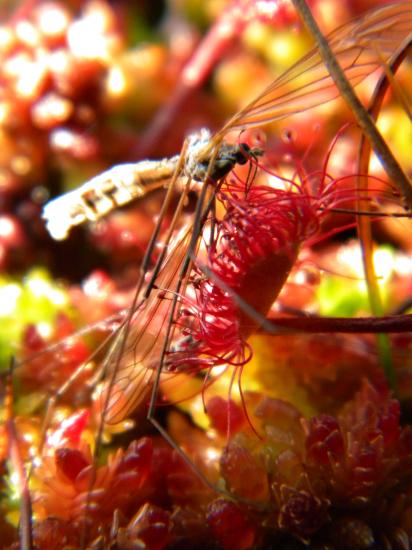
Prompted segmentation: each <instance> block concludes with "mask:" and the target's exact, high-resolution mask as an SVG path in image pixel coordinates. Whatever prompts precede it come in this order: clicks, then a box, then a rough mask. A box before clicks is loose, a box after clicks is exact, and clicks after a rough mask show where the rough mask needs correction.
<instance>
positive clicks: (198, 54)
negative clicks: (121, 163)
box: [137, 0, 284, 158]
mask: <svg viewBox="0 0 412 550" xmlns="http://www.w3.org/2000/svg"><path fill="white" fill-rule="evenodd" d="M283 3H284V1H283V0H276V1H274V0H263V1H261V2H256V1H255V0H247V1H246V2H245V1H241V0H234V1H233V2H232V3H231V4H230V5H229V6H228V7H227V8H226V9H225V10H224V12H223V13H222V15H221V16H220V17H219V18H218V19H217V21H216V22H215V23H214V24H213V26H212V27H211V29H210V30H209V32H208V33H207V34H206V36H205V37H204V39H203V40H202V41H201V43H200V44H199V46H198V48H197V49H196V51H195V52H194V54H193V55H192V57H191V58H190V59H189V61H188V62H187V64H186V65H185V67H184V68H183V70H182V73H181V75H180V82H179V84H178V86H177V87H176V88H175V90H174V92H173V95H172V96H171V98H170V100H169V101H168V102H167V103H166V104H165V105H164V106H163V107H162V108H161V109H160V111H159V112H158V113H157V115H156V116H155V117H154V119H153V121H152V123H151V125H150V126H149V128H148V129H147V130H146V131H145V132H144V133H143V134H142V136H141V139H140V145H139V146H138V148H137V154H138V156H139V157H142V158H144V157H147V156H150V153H151V151H152V149H153V147H154V146H155V145H156V143H157V142H158V140H159V139H160V138H161V137H162V136H163V135H164V134H165V133H166V132H167V130H168V129H169V128H170V127H171V125H172V124H173V122H174V121H175V120H176V117H177V115H178V113H179V111H180V109H181V108H182V107H183V106H184V105H185V104H186V102H187V101H188V99H189V97H190V96H191V95H192V94H193V93H194V92H195V91H196V90H197V89H198V88H200V86H202V84H203V83H204V82H205V81H206V79H207V78H208V76H209V74H210V73H211V72H212V70H213V68H214V67H215V65H216V64H217V62H218V61H219V59H220V58H221V57H222V56H223V54H224V52H225V51H227V50H228V49H229V48H230V47H231V46H232V45H233V44H234V43H235V42H236V40H238V39H239V37H240V36H241V34H242V33H243V31H244V29H245V27H246V26H247V25H248V24H249V23H250V22H251V21H255V20H256V19H259V20H262V19H264V20H267V21H271V20H274V18H275V17H276V15H277V14H278V12H279V11H280V10H281V9H282V4H283Z"/></svg>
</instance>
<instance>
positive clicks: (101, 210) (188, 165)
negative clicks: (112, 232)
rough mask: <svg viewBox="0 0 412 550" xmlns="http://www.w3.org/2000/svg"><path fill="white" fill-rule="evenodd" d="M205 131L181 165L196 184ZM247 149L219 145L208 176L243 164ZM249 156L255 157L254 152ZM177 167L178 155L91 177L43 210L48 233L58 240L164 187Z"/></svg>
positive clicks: (201, 175)
mask: <svg viewBox="0 0 412 550" xmlns="http://www.w3.org/2000/svg"><path fill="white" fill-rule="evenodd" d="M210 139H211V137H210V132H209V131H208V130H206V129H203V130H201V131H200V132H199V133H198V134H193V135H191V136H190V137H189V139H188V154H187V158H186V159H185V162H184V166H183V174H182V175H183V176H184V177H186V178H188V177H190V178H192V179H193V180H195V181H197V182H202V181H204V179H205V177H206V173H207V170H208V165H209V161H210V158H207V157H206V158H204V159H202V158H201V159H199V152H200V153H201V152H202V149H203V148H204V147H205V145H207V144H209V143H210ZM249 152H250V151H249V147H248V145H247V144H246V143H244V144H240V145H230V144H226V143H224V144H222V146H221V147H220V148H219V150H218V153H217V155H216V158H215V159H214V163H213V168H212V170H211V172H210V174H209V177H210V179H211V180H213V181H217V180H219V179H221V178H223V177H224V176H225V175H226V174H227V173H229V172H230V170H232V168H233V167H234V166H235V164H244V163H245V162H246V161H247V155H248V153H249ZM253 154H255V155H256V154H259V151H258V150H255V151H254V153H253ZM178 164H179V155H176V156H174V157H171V158H165V159H163V160H159V161H156V160H152V161H151V160H144V161H141V162H137V163H134V164H119V165H116V166H114V167H112V168H110V169H109V170H107V171H105V172H103V173H102V174H99V175H98V176H96V177H94V178H92V179H91V180H89V181H88V182H87V183H85V184H84V185H82V186H81V187H80V188H79V189H75V190H74V191H71V192H69V193H66V194H65V195H63V196H61V197H58V198H57V199H55V200H52V201H50V202H49V203H48V204H47V205H46V206H45V208H44V211H43V218H45V220H46V224H47V228H48V230H49V233H50V234H51V236H52V237H53V238H54V239H57V240H62V239H65V238H66V237H67V236H68V233H69V231H70V229H71V228H72V227H74V226H76V225H79V224H82V223H84V222H85V221H96V220H98V219H100V218H101V217H103V216H105V215H106V214H107V213H108V212H110V211H111V210H113V209H114V208H116V207H119V206H122V205H124V204H127V203H129V202H130V201H132V200H134V199H137V198H139V197H142V196H143V195H145V194H147V193H149V192H150V191H152V190H154V189H158V188H160V187H166V186H167V185H168V184H169V183H170V181H171V180H172V178H173V175H174V173H175V172H176V169H177V167H178Z"/></svg>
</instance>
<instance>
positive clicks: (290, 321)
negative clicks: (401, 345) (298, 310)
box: [264, 315, 412, 334]
mask: <svg viewBox="0 0 412 550" xmlns="http://www.w3.org/2000/svg"><path fill="white" fill-rule="evenodd" d="M268 321H270V322H271V323H273V325H274V327H273V328H274V331H273V332H274V333H275V334H276V333H279V328H280V329H287V332H324V333H333V332H341V333H345V334H376V333H380V332H382V333H383V332H384V333H398V332H412V315H388V316H386V317H358V318H354V319H352V318H345V317H317V316H316V315H305V316H302V317H269V318H268ZM264 332H265V333H268V327H267V325H265V329H264ZM281 332H282V331H280V333H281Z"/></svg>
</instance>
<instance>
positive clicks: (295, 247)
mask: <svg viewBox="0 0 412 550" xmlns="http://www.w3.org/2000/svg"><path fill="white" fill-rule="evenodd" d="M411 32H412V8H411V6H410V5H409V4H408V3H397V4H392V5H388V6H386V7H384V8H381V9H378V10H374V11H373V12H371V13H369V14H368V15H367V16H364V17H363V18H361V19H359V20H357V21H355V22H352V23H349V24H347V25H345V26H344V27H342V28H341V29H339V30H337V31H335V32H334V33H332V34H331V35H330V37H329V41H330V43H331V45H332V48H333V50H334V52H335V55H336V57H337V59H338V60H339V61H340V62H341V64H342V66H343V67H344V69H345V72H346V74H347V76H348V77H349V79H350V81H351V82H352V84H353V85H355V84H358V83H359V82H360V81H361V80H362V79H364V78H365V77H367V76H368V75H369V74H370V73H371V72H373V71H374V70H378V71H381V72H383V71H384V66H385V65H386V64H387V63H389V62H390V61H391V59H392V56H393V55H395V53H396V52H397V51H398V49H399V48H401V47H402V44H403V43H404V41H406V40H407V39H409V38H410V35H411ZM301 77H305V78H306V79H307V80H305V83H304V84H302V82H301V80H300V78H301ZM336 95H337V92H336V90H335V88H334V86H333V84H332V81H331V78H330V77H329V75H328V72H327V71H326V69H325V68H324V66H323V63H322V62H321V61H320V58H319V56H318V54H317V52H316V51H313V52H312V53H310V54H308V55H307V56H306V57H305V58H304V59H302V60H301V61H299V62H298V63H297V64H296V65H294V67H292V68H291V69H290V70H289V71H287V72H286V73H285V74H284V75H282V76H281V77H279V78H278V79H276V80H275V81H274V83H273V84H272V85H271V86H269V87H268V88H267V89H266V90H264V91H263V92H262V94H260V95H259V97H258V98H257V99H256V100H254V101H253V102H251V103H250V104H249V105H248V106H247V107H246V108H244V109H243V110H242V111H241V112H240V113H238V114H237V115H235V116H234V117H233V118H232V119H231V120H230V121H229V122H228V123H227V124H226V125H225V126H224V127H223V128H222V130H220V131H219V132H217V133H216V134H214V135H211V134H210V133H209V132H208V131H206V130H202V131H201V132H200V133H199V135H193V136H190V137H189V138H188V140H187V142H186V144H185V147H184V149H183V151H182V154H181V155H180V156H177V157H173V158H172V159H165V160H163V161H159V162H157V161H142V162H141V163H136V164H134V165H129V166H127V165H126V166H120V167H115V168H113V169H111V170H110V171H108V172H105V173H104V174H102V175H100V176H97V177H96V178H94V179H93V180H91V181H90V182H88V183H87V184H85V186H84V187H82V188H80V189H79V190H75V191H73V192H72V193H70V194H68V195H66V196H63V197H61V198H58V199H56V200H55V201H53V202H51V203H49V204H48V205H47V206H46V207H45V211H44V217H45V218H46V220H47V224H48V227H49V229H50V231H51V233H52V235H53V236H55V237H56V238H59V239H61V238H64V237H66V235H67V234H68V232H69V231H70V229H71V228H72V227H73V226H75V225H77V224H79V223H83V222H84V221H86V220H90V221H94V220H95V219H98V218H99V217H100V216H102V215H104V214H105V213H107V212H108V211H109V210H110V209H111V207H112V206H116V205H119V204H124V203H125V202H127V201H128V200H129V199H132V198H134V197H136V196H142V195H144V194H147V193H149V192H150V190H151V189H153V188H155V187H156V186H163V185H164V184H165V181H169V180H171V181H172V185H171V186H170V189H174V188H177V189H178V191H179V193H180V195H181V199H180V202H179V205H178V206H177V207H176V214H175V216H174V219H173V221H172V223H171V226H170V228H169V229H168V230H166V231H164V230H163V229H162V228H161V220H162V214H161V215H160V218H161V220H160V222H159V226H158V229H157V231H156V232H155V234H154V238H153V240H152V244H150V245H149V248H148V253H147V255H146V258H145V260H144V262H143V266H142V271H143V275H142V277H141V279H140V282H139V284H138V287H137V291H136V294H135V300H134V302H133V303H132V306H131V307H130V308H129V311H128V313H126V315H125V316H124V317H123V321H122V322H121V323H120V325H121V326H120V328H119V330H118V331H117V332H116V334H115V336H114V339H113V340H112V342H111V345H110V348H109V351H108V353H107V354H106V355H105V357H104V359H103V361H102V363H103V380H102V381H101V382H100V385H99V387H98V389H97V391H96V392H95V397H94V414H95V417H96V419H97V423H98V424H100V429H101V431H103V430H106V429H107V430H108V431H114V432H115V431H122V430H123V428H124V424H123V422H124V421H125V419H127V418H128V417H129V416H131V415H132V414H133V412H134V410H135V408H136V407H138V406H139V405H143V406H147V403H148V401H150V403H149V416H150V419H151V420H152V421H153V422H154V423H155V425H156V426H158V427H159V428H160V429H161V431H162V433H163V434H165V435H166V436H167V435H168V434H167V432H166V431H165V430H164V428H163V427H162V426H161V425H160V424H159V423H158V422H157V420H156V419H154V416H153V415H154V411H155V408H156V406H157V405H159V402H160V400H161V398H160V393H159V385H160V386H161V389H162V391H164V392H165V395H168V392H169V393H170V395H171V399H170V400H171V401H173V399H174V397H173V391H174V388H173V386H176V385H179V384H180V381H181V380H183V379H184V378H188V379H189V386H188V390H187V391H188V393H189V394H190V392H191V391H193V392H195V393H196V392H197V393H199V390H198V386H196V383H197V379H196V375H197V374H198V373H199V372H201V373H202V374H205V382H204V387H205V388H207V387H208V385H209V384H211V382H212V381H213V380H214V375H215V372H217V373H218V374H217V376H216V378H218V377H219V376H220V375H221V372H220V371H219V368H220V367H223V368H226V369H227V370H230V369H232V372H233V375H232V378H231V382H230V388H231V389H232V387H236V386H237V387H238V388H239V392H240V394H241V399H244V401H245V403H246V401H247V400H248V399H250V398H249V397H244V396H243V395H242V386H241V380H240V374H241V372H242V369H243V367H244V366H245V365H246V364H247V362H248V360H249V358H250V348H249V344H248V343H247V342H246V339H247V337H248V336H249V335H250V334H251V333H252V332H253V331H255V330H256V328H257V327H259V326H260V325H261V324H262V323H263V322H264V321H263V320H264V317H265V315H266V313H267V311H268V309H269V308H270V306H271V304H272V302H273V301H274V300H275V299H276V297H277V295H278V293H279V291H280V290H281V289H282V287H283V285H284V283H285V281H286V278H287V276H288V275H289V273H290V271H291V269H292V267H293V266H294V264H295V262H296V259H297V256H298V253H299V249H300V247H301V245H303V244H304V243H307V242H310V240H311V239H312V238H313V237H315V236H316V234H317V231H318V229H319V224H320V222H321V220H322V217H324V216H326V215H327V213H328V212H329V211H331V210H333V209H334V208H339V206H340V205H341V204H345V201H347V200H352V199H355V198H357V196H358V195H357V193H356V191H355V190H354V189H353V188H352V189H351V188H350V189H349V190H344V191H341V190H340V189H337V188H336V186H337V182H336V180H334V178H332V177H329V176H328V173H327V172H328V168H327V166H326V167H324V171H323V173H322V174H321V176H320V177H319V178H318V179H319V183H318V186H317V188H316V189H313V188H312V185H311V180H310V178H309V177H306V174H305V173H304V172H302V173H301V174H300V176H301V177H297V178H284V179H283V180H282V181H281V183H282V185H280V186H279V187H280V188H276V187H273V186H271V185H270V184H269V183H268V181H269V182H270V179H271V176H273V174H270V173H269V174H268V178H267V180H265V179H264V172H263V176H262V173H261V174H260V175H259V174H258V175H256V174H255V170H256V169H257V168H256V165H257V164H259V163H260V156H261V150H260V149H259V148H256V147H253V146H250V145H248V144H247V143H239V144H236V145H230V144H228V143H226V142H225V137H226V135H227V134H228V133H229V132H231V131H234V130H236V131H239V132H240V131H241V130H243V129H245V128H252V127H255V126H260V125H261V124H264V123H266V122H270V121H273V120H275V119H278V118H282V117H286V116H289V115H290V114H295V113H297V112H300V111H303V110H306V109H309V108H311V107H313V106H315V105H318V104H320V103H323V102H325V101H327V100H330V99H333V98H334V97H336ZM241 139H242V136H241V137H240V140H241ZM245 164H246V165H247V169H246V171H243V172H239V173H238V174H237V175H236V172H234V173H231V171H232V169H233V168H234V167H235V166H236V165H245ZM249 166H250V169H249V171H248V167H249ZM263 166H264V165H263ZM255 178H256V180H255ZM259 178H263V183H262V182H259V184H258V183H257V180H258V179H259ZM279 179H280V178H279ZM199 183H201V184H203V185H199ZM372 186H373V185H372ZM199 187H200V190H199ZM192 189H196V190H197V193H198V202H197V207H196V212H195V215H194V218H190V219H188V216H187V215H186V217H185V216H184V215H183V214H182V210H183V208H184V201H185V194H186V193H188V192H189V191H190V190H192ZM378 194H379V193H378ZM382 196H383V198H384V199H387V198H388V197H389V201H388V202H390V193H387V194H385V191H383V192H382ZM365 198H368V197H367V194H366V197H365ZM215 203H218V204H220V205H223V206H224V209H223V212H224V213H220V214H218V213H216V212H215V210H214V205H215ZM165 204H166V206H165V207H164V211H166V210H167V209H168V208H169V204H170V203H168V202H167V200H166V203H165ZM159 239H161V243H162V245H163V247H161V248H160V251H159V252H158V254H157V260H156V261H153V256H154V254H153V250H154V244H153V243H155V242H157V241H158V240H159ZM234 382H236V384H235V383H234ZM170 387H171V388H172V389H171V390H170V391H169V388H170ZM193 388H194V389H193ZM175 401H176V402H177V401H179V398H175ZM246 405H247V403H246ZM223 408H224V410H225V411H226V410H230V406H229V405H228V406H227V409H225V407H223ZM247 408H248V407H245V409H246V410H247ZM85 416H87V415H83V416H82V415H81V414H80V415H79V416H77V417H76V418H74V419H72V425H64V426H63V427H62V428H61V430H60V432H59V434H58V437H57V436H56V434H55V433H54V436H55V437H54V440H52V441H51V440H48V441H46V449H47V448H48V449H50V448H53V446H54V448H57V449H58V451H57V452H56V453H55V455H54V456H53V455H52V454H50V455H47V454H46V456H45V457H44V459H43V463H42V464H41V466H40V468H39V470H38V472H37V473H36V472H35V475H36V476H37V477H38V478H39V479H40V480H41V482H40V485H41V490H40V495H41V496H40V498H39V501H40V508H43V509H42V512H41V513H42V514H43V515H42V516H41V517H47V516H48V511H49V510H52V509H58V512H59V515H60V517H64V518H65V519H66V520H68V521H71V520H72V519H73V518H78V517H79V516H81V515H82V513H83V511H84V509H85V508H86V510H87V511H86V521H85V524H87V525H88V526H90V525H91V523H92V521H93V518H94V517H99V514H101V515H102V516H105V517H106V518H107V517H110V518H111V516H112V514H113V507H114V508H115V509H116V510H121V512H122V513H123V512H124V510H125V509H126V507H127V506H126V505H125V504H124V502H123V501H122V498H123V497H122V496H121V494H119V493H120V492H118V493H117V496H116V499H114V500H113V502H114V504H113V502H108V501H109V500H110V498H109V497H106V496H105V495H107V494H110V495H113V491H112V489H113V487H114V488H116V483H119V479H120V477H118V476H120V474H119V472H120V473H121V471H122V468H123V467H124V468H126V466H125V464H127V463H128V461H130V462H133V461H135V462H136V463H137V466H136V468H135V469H134V470H133V472H132V473H130V472H128V475H129V478H127V475H126V478H127V479H130V480H131V481H130V483H131V484H132V485H133V488H135V489H136V491H138V490H139V489H140V488H141V487H142V486H145V481H144V480H145V479H146V478H145V476H147V475H148V474H147V469H148V468H149V466H148V463H149V462H150V460H149V459H147V461H146V457H148V456H149V455H150V453H151V450H150V443H148V442H147V441H144V442H141V443H139V444H135V445H134V446H132V447H131V448H130V449H129V450H128V451H125V452H124V453H122V452H119V453H118V454H117V455H116V457H115V458H114V459H113V460H112V463H111V464H110V465H108V466H107V467H103V468H102V469H100V470H99V469H97V470H96V473H95V474H93V473H91V472H92V466H91V464H92V459H91V455H90V451H88V452H85V451H84V445H83V446H82V445H80V444H79V442H78V439H79V435H78V432H81V431H82V429H83V427H84V425H85V424H86V422H87V419H86V418H85ZM254 420H255V419H254ZM73 425H74V426H75V428H74V429H73ZM227 425H228V426H227V430H226V432H227V433H229V434H230V431H231V428H232V429H233V427H234V425H235V421H234V415H232V416H231V417H230V419H229V420H228V422H227ZM250 425H252V426H253V425H254V424H253V422H252V421H251V422H250ZM222 431H223V432H224V431H225V430H222ZM73 434H74V435H73ZM100 435H101V434H100ZM76 438H77V442H76V443H74V440H75V439H76ZM56 441H57V443H56ZM76 445H77V447H76ZM73 447H76V448H75V451H76V453H74V450H73ZM65 449H69V451H70V452H69V451H67V452H64V450H65ZM46 452H47V451H46ZM228 453H229V452H228ZM74 456H76V459H75V460H77V462H76V463H75V464H77V466H78V470H77V469H76V468H77V467H75V468H74V470H76V472H75V474H73V476H74V477H75V478H76V482H77V481H78V480H77V474H78V473H79V472H82V474H83V477H82V480H81V482H80V480H79V481H78V487H76V491H74V495H75V496H74V497H73V494H70V495H68V497H67V499H62V500H61V502H59V494H60V490H61V489H62V485H60V484H59V482H60V481H61V480H60V478H59V474H57V473H56V472H60V471H64V472H65V474H64V475H66V477H67V475H69V474H70V472H71V470H70V468H71V466H70V464H69V462H68V461H69V459H70V461H72V460H74V458H73V457H74ZM136 456H137V457H138V458H137V459H136V458H135V457H136ZM150 456H151V455H150ZM56 457H57V461H56ZM142 457H143V458H142ZM59 468H60V470H59ZM86 470H87V472H86ZM229 478H230V476H229V475H228V478H227V480H226V481H227V488H228V489H229V490H233V492H234V493H235V494H237V495H238V496H240V497H244V498H245V499H246V500H247V499H249V497H250V495H249V494H247V491H245V492H243V493H242V491H241V490H239V487H237V486H236V483H235V481H236V480H233V478H230V479H229ZM127 479H126V482H127ZM62 484H63V482H62ZM63 485H64V484H63ZM125 485H126V486H127V483H126V484H125V483H123V485H122V490H124V489H125ZM106 490H107V493H105V491H106ZM114 492H115V493H116V491H114ZM126 492H127V491H123V494H124V493H126ZM124 498H126V497H124ZM67 502H69V503H70V506H66V504H67ZM56 506H57V508H56ZM142 513H143V512H142ZM49 515H50V514H49ZM110 521H111V519H110ZM116 521H119V520H116ZM116 521H115V519H113V523H112V526H116ZM136 521H137V520H136ZM160 523H161V522H160ZM279 525H281V526H282V525H283V524H282V522H281V520H279ZM113 531H116V529H115V528H113ZM113 536H117V533H116V532H115V534H114V535H113Z"/></svg>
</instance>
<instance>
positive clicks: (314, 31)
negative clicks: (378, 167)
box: [292, 0, 412, 210]
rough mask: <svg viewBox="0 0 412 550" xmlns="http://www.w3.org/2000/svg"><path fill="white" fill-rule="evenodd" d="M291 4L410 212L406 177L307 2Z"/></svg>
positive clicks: (299, 0) (411, 200)
mask: <svg viewBox="0 0 412 550" xmlns="http://www.w3.org/2000/svg"><path fill="white" fill-rule="evenodd" d="M292 2H293V5H294V6H295V8H296V10H297V11H298V12H299V14H300V16H301V18H302V20H303V21H304V23H305V25H306V26H307V28H308V30H309V32H310V33H311V35H312V36H313V38H314V39H315V41H316V43H317V46H318V49H319V53H320V55H321V56H322V58H323V61H324V63H325V65H326V67H327V68H328V70H329V73H330V75H331V77H332V79H333V80H334V82H335V84H336V87H337V88H338V89H339V91H340V93H341V94H342V97H343V99H344V100H345V101H346V103H347V104H348V106H349V107H350V109H351V111H352V112H353V114H354V116H355V118H356V120H357V122H358V124H359V126H360V127H361V128H362V131H363V133H364V134H365V136H366V137H367V139H368V140H369V142H370V143H371V145H372V147H373V149H374V151H375V153H376V154H377V155H378V156H379V158H380V161H381V163H382V166H383V168H384V170H385V172H386V173H387V175H388V177H389V178H390V179H391V180H392V181H393V183H394V184H395V185H396V186H397V187H398V188H399V190H400V192H401V193H402V195H403V197H404V200H405V203H406V205H407V207H408V208H409V210H412V186H411V184H410V181H409V179H408V177H407V175H406V174H405V173H404V171H403V170H402V168H401V166H400V165H399V163H398V161H397V160H396V159H395V158H394V156H393V155H392V152H391V150H390V149H389V147H388V145H387V144H386V142H385V140H384V139H383V137H382V135H381V133H380V132H379V130H378V129H377V128H376V126H375V124H374V122H373V120H372V117H371V116H370V114H369V113H368V111H367V110H366V109H365V107H364V106H363V105H362V103H361V102H360V100H359V98H358V96H357V95H356V94H355V92H354V91H353V88H352V86H351V85H350V83H349V81H348V79H347V78H346V75H345V73H344V72H343V70H342V68H341V66H340V65H339V63H338V62H337V60H336V57H335V55H334V54H333V51H332V50H331V48H330V46H329V44H328V41H327V40H326V38H325V37H324V36H323V34H322V32H321V31H320V29H319V27H318V25H317V23H316V21H315V19H314V17H313V15H312V13H311V11H310V9H309V7H308V5H307V3H306V0H292Z"/></svg>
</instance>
